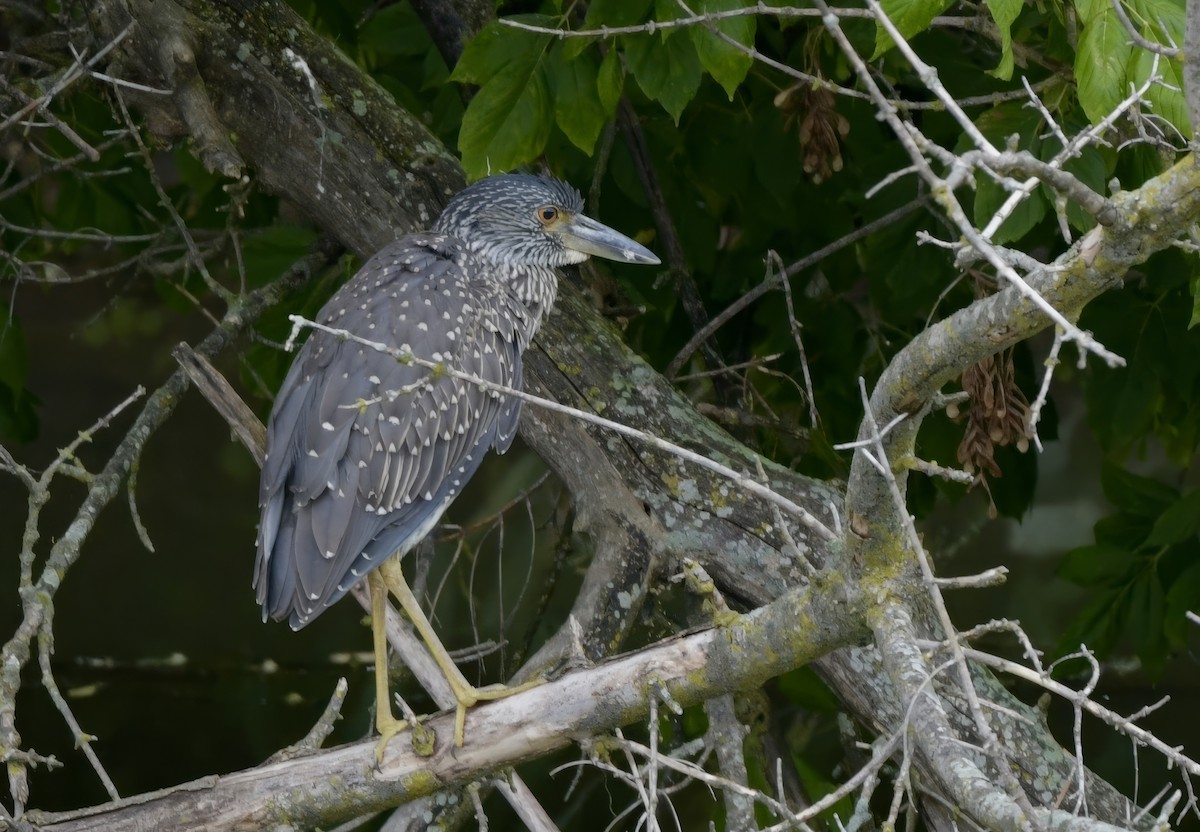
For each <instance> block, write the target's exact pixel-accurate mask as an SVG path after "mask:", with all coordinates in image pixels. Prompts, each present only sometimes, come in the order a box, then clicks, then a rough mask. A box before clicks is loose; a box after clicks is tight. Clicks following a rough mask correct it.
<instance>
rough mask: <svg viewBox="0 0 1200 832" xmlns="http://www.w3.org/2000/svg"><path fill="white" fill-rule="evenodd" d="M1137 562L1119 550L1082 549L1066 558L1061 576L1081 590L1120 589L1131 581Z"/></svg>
mask: <svg viewBox="0 0 1200 832" xmlns="http://www.w3.org/2000/svg"><path fill="white" fill-rule="evenodd" d="M1136 561H1137V559H1136V558H1135V556H1134V555H1133V553H1132V552H1129V551H1127V550H1125V549H1122V548H1120V547H1119V546H1107V545H1104V544H1099V543H1098V544H1094V545H1092V546H1080V547H1079V548H1077V549H1072V550H1071V551H1069V552H1067V553H1066V554H1065V555H1063V559H1062V562H1061V563H1060V564H1059V565H1058V576H1059V577H1060V578H1063V579H1064V580H1068V581H1070V582H1071V583H1073V584H1076V585H1078V586H1103V587H1113V588H1115V587H1119V586H1121V585H1123V584H1125V583H1126V582H1127V581H1128V580H1129V575H1130V572H1131V570H1132V568H1133V566H1134V565H1135V563H1136Z"/></svg>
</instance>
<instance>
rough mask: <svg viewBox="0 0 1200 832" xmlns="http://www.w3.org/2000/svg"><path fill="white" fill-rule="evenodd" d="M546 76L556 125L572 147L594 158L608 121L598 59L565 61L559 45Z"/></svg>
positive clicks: (587, 57) (585, 56) (584, 56)
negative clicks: (598, 76)
mask: <svg viewBox="0 0 1200 832" xmlns="http://www.w3.org/2000/svg"><path fill="white" fill-rule="evenodd" d="M613 51H614V50H611V49H610V50H609V52H610V53H611V52H613ZM545 72H546V77H547V78H548V79H549V80H550V89H551V91H552V92H553V93H554V118H555V121H557V122H558V126H559V127H560V128H562V131H563V132H564V133H565V134H566V135H567V138H568V139H570V140H571V143H572V144H574V145H575V146H576V147H578V148H579V149H580V150H582V151H583V152H584V153H586V154H588V155H589V156H590V155H592V149H593V148H594V147H595V146H596V139H598V138H599V137H600V131H601V130H603V129H604V122H605V121H606V120H607V118H606V115H605V112H604V106H603V105H602V104H601V103H600V93H599V84H598V81H597V69H596V59H595V57H594V56H593V55H591V54H590V53H584V54H582V55H580V56H579V57H577V58H575V59H574V60H567V59H564V57H563V50H562V44H561V42H560V43H557V44H555V45H554V47H553V48H552V49H551V50H550V54H549V56H548V57H547V60H546V64H545Z"/></svg>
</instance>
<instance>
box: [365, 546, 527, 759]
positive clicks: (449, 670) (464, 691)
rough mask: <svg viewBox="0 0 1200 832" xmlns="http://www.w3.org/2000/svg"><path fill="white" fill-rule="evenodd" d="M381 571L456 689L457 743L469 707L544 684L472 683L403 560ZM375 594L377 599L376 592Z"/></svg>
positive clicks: (386, 564) (462, 736)
mask: <svg viewBox="0 0 1200 832" xmlns="http://www.w3.org/2000/svg"><path fill="white" fill-rule="evenodd" d="M379 573H380V580H381V581H383V583H384V584H385V585H386V586H387V588H388V590H390V591H391V593H392V595H394V596H396V600H397V601H398V602H399V604H400V608H401V609H402V610H404V612H405V613H407V614H408V617H409V619H410V620H411V621H412V623H413V626H414V627H416V628H417V632H418V633H420V634H421V638H422V639H423V640H424V642H425V646H426V647H428V648H429V652H430V654H432V656H433V659H434V661H436V662H437V664H438V667H440V668H441V670H442V675H444V676H445V677H446V681H447V682H448V683H449V684H450V689H451V690H452V691H454V699H455V701H456V702H457V703H458V704H457V706H456V708H455V713H454V744H455V745H457V746H461V745H462V744H463V740H464V739H465V734H466V722H467V708H469V707H471V706H472V705H474V704H475V703H477V702H480V701H485V700H492V699H503V698H504V697H506V696H512V695H513V694H515V693H520V692H521V691H524V690H529V689H530V688H532V687H537V686H538V685H540V684H542V682H543V681H544V680H543V679H536V680H534V681H532V682H526V683H525V684H523V685H517V686H516V687H505V686H504V685H490V686H488V687H486V688H477V687H475V686H474V685H472V684H471V683H470V682H468V681H467V680H466V677H464V676H463V675H462V672H461V671H460V670H459V669H458V666H457V665H455V664H454V660H453V659H452V658H450V654H449V653H448V652H446V648H445V647H443V646H442V642H441V641H440V640H439V639H438V637H437V634H436V633H435V632H434V631H433V625H432V624H430V623H429V619H428V618H426V617H425V613H424V612H423V611H422V610H421V604H420V603H419V602H418V601H417V596H415V595H413V592H412V590H411V589H409V588H408V581H407V580H405V578H404V570H403V569H402V568H401V566H400V559H399V558H389V559H388V560H386V561H385V562H384V563H383V564H382V565H381V566H380V567H379ZM371 597H372V600H374V597H375V596H374V594H372V596H371Z"/></svg>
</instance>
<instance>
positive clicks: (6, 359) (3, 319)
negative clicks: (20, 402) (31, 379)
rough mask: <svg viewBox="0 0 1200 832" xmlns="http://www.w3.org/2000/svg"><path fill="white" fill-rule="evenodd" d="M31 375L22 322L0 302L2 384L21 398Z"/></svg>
mask: <svg viewBox="0 0 1200 832" xmlns="http://www.w3.org/2000/svg"><path fill="white" fill-rule="evenodd" d="M28 373H29V353H28V351H27V350H26V348H25V333H24V332H22V331H21V322H20V321H18V320H17V319H16V318H15V317H14V316H13V314H12V310H10V309H9V308H8V305H7V304H5V303H2V302H0V384H3V385H4V386H5V387H7V388H8V389H9V390H11V391H12V394H13V395H14V396H19V395H20V393H21V391H22V390H23V389H24V388H25V379H26V377H27V375H28Z"/></svg>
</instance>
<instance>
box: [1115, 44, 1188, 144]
mask: <svg viewBox="0 0 1200 832" xmlns="http://www.w3.org/2000/svg"><path fill="white" fill-rule="evenodd" d="M1154 71H1155V61H1154V55H1152V54H1151V53H1150V52H1149V51H1147V50H1145V49H1137V50H1135V51H1134V52H1133V59H1132V60H1131V61H1130V64H1129V83H1130V84H1132V85H1134V86H1135V87H1140V86H1141V85H1142V84H1144V83H1145V82H1146V80H1147V79H1148V78H1150V77H1151V75H1152V74H1153V72H1154ZM1158 77H1159V79H1160V83H1155V84H1151V85H1150V89H1148V90H1146V100H1147V101H1148V102H1149V103H1150V109H1151V110H1152V111H1153V112H1154V113H1155V114H1156V115H1159V116H1162V117H1163V118H1165V119H1166V120H1167V121H1169V122H1171V124H1172V125H1174V127H1175V129H1176V130H1178V131H1179V133H1180V135H1182V136H1183V137H1184V138H1185V139H1190V138H1191V136H1192V121H1191V118H1190V117H1189V115H1188V108H1187V101H1186V100H1185V99H1184V97H1183V76H1182V73H1181V72H1180V71H1179V62H1178V61H1169V60H1167V59H1166V58H1162V57H1160V58H1159V59H1158Z"/></svg>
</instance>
